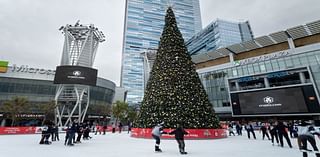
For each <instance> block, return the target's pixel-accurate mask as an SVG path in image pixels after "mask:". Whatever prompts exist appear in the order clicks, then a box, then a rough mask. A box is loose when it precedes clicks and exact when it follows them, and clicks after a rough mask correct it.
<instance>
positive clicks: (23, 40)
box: [0, 0, 320, 86]
mask: <svg viewBox="0 0 320 157" xmlns="http://www.w3.org/2000/svg"><path fill="white" fill-rule="evenodd" d="M200 8H201V16H202V25H203V27H205V26H206V25H208V24H209V23H210V22H212V21H213V20H215V19H217V18H221V19H226V20H232V21H239V20H240V21H245V20H249V22H250V24H251V28H252V31H253V33H254V35H255V37H258V36H262V35H267V34H270V33H273V32H277V31H280V30H285V29H287V28H291V27H294V26H297V25H300V24H305V23H309V22H312V21H316V20H320V14H319V13H320V0H200ZM124 12H125V0H64V1H61V0H0V60H7V61H9V62H10V63H9V64H11V65H12V64H17V65H29V67H37V68H47V69H55V67H56V65H58V64H59V63H60V59H61V54H62V48H63V40H64V38H63V35H62V34H61V33H60V32H59V31H58V28H59V27H60V26H62V25H66V24H74V23H75V22H76V21H77V20H78V19H80V20H81V23H83V24H89V23H93V24H94V25H95V26H97V27H98V28H99V30H101V31H103V32H104V34H105V35H106V42H103V43H101V44H100V45H99V48H98V52H97V56H96V60H95V64H94V68H97V69H98V70H99V72H98V75H99V76H100V77H103V78H106V79H109V80H111V81H113V82H115V83H116V84H117V85H118V86H119V84H120V69H121V53H122V38H123V23H124Z"/></svg>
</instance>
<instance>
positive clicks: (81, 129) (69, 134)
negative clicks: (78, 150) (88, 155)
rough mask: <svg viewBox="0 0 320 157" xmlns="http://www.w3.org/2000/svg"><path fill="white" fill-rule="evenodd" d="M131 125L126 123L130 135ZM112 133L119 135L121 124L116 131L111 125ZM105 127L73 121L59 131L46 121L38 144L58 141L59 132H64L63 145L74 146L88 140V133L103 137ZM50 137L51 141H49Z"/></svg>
mask: <svg viewBox="0 0 320 157" xmlns="http://www.w3.org/2000/svg"><path fill="white" fill-rule="evenodd" d="M131 126H132V123H130V122H128V125H127V127H128V128H127V131H128V133H130V131H131ZM111 127H112V133H115V132H116V130H117V131H119V133H121V132H122V130H123V125H122V123H121V122H119V123H118V128H117V129H116V123H113V122H112V123H111ZM107 128H108V127H107V125H98V124H95V125H90V123H89V122H86V123H79V122H78V120H76V119H75V120H74V121H73V122H71V123H69V125H68V126H67V127H65V128H63V129H61V130H59V127H58V126H57V125H54V123H53V122H51V121H47V122H45V124H44V126H43V127H42V130H41V139H40V142H39V144H47V145H49V144H52V142H53V141H59V140H60V139H59V132H61V131H62V132H65V140H64V145H66V146H74V144H78V143H81V138H82V140H89V139H91V138H92V137H91V136H90V132H94V133H95V135H97V134H98V133H99V134H100V135H101V134H102V135H105V134H106V131H107ZM50 137H51V140H50Z"/></svg>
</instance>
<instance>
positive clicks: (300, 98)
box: [231, 86, 320, 115]
mask: <svg viewBox="0 0 320 157" xmlns="http://www.w3.org/2000/svg"><path fill="white" fill-rule="evenodd" d="M231 101H232V102H231V103H232V109H233V114H234V115H265V114H301V113H309V112H312V113H314V112H320V110H319V109H320V107H319V104H318V100H317V98H316V95H315V92H314V89H313V87H312V86H302V87H290V88H281V89H271V90H263V91H250V92H242V93H231Z"/></svg>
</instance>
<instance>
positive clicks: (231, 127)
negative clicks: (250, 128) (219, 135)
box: [228, 124, 235, 136]
mask: <svg viewBox="0 0 320 157" xmlns="http://www.w3.org/2000/svg"><path fill="white" fill-rule="evenodd" d="M228 131H229V136H231V134H233V136H235V134H234V132H233V126H232V124H229V127H228Z"/></svg>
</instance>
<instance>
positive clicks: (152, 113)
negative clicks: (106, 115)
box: [136, 7, 219, 129]
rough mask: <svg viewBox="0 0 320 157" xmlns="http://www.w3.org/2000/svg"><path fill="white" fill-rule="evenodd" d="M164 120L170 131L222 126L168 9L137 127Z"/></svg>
mask: <svg viewBox="0 0 320 157" xmlns="http://www.w3.org/2000/svg"><path fill="white" fill-rule="evenodd" d="M162 121H164V123H165V124H164V125H165V127H167V128H174V127H176V126H177V124H181V125H183V126H184V127H185V128H190V129H191V128H218V127H219V121H218V119H217V117H216V116H215V114H214V110H213V108H212V105H211V104H210V102H209V99H208V96H207V94H206V92H205V90H204V87H203V86H202V84H201V81H200V79H199V76H198V74H197V72H196V69H195V65H194V63H193V62H192V61H191V57H190V56H189V54H188V53H187V48H186V46H185V44H184V40H183V38H182V34H181V32H180V31H179V29H178V27H177V22H176V19H175V16H174V13H173V10H172V8H171V7H169V8H168V9H167V13H166V17H165V25H164V29H163V32H162V35H161V37H160V43H159V48H158V51H157V56H156V59H155V61H154V65H153V68H152V70H151V74H150V78H149V81H148V83H147V87H146V91H145V94H144V98H143V101H142V103H141V107H140V114H139V116H138V119H137V121H136V126H137V127H138V128H151V127H153V126H154V125H156V124H157V123H160V122H162Z"/></svg>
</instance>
